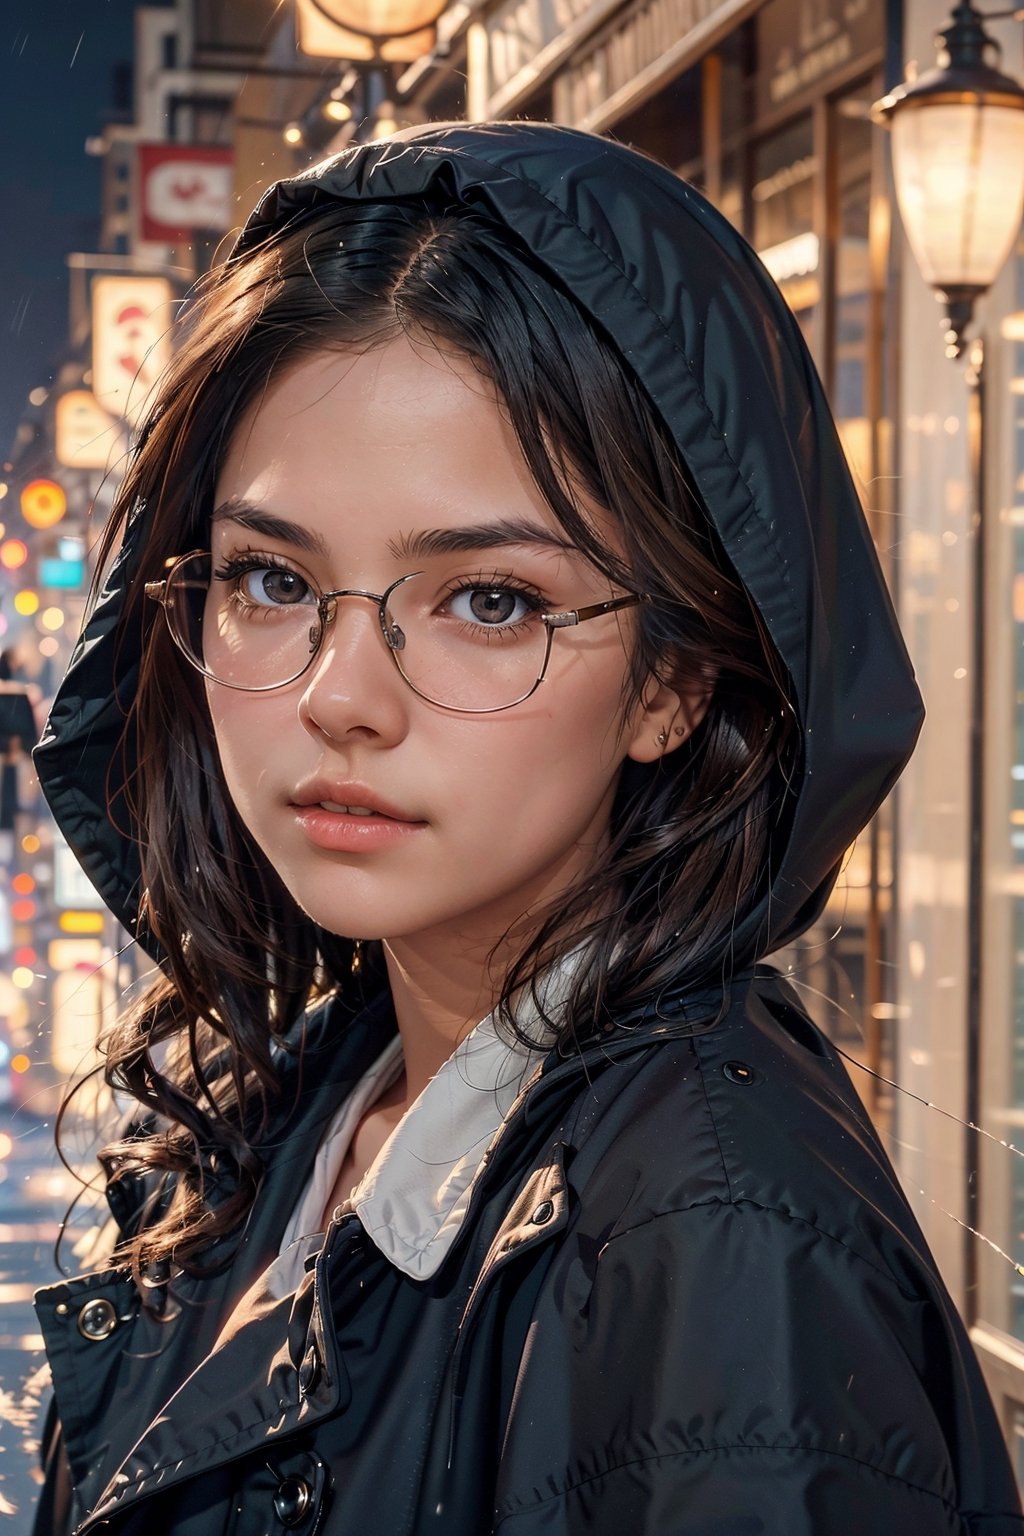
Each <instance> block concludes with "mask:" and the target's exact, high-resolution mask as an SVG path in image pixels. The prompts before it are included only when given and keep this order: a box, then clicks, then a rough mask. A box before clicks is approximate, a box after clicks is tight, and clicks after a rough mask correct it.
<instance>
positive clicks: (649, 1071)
mask: <svg viewBox="0 0 1024 1536" xmlns="http://www.w3.org/2000/svg"><path fill="white" fill-rule="evenodd" d="M595 1092H596V1094H597V1096H599V1097H600V1098H601V1100H602V1101H603V1103H602V1104H601V1106H600V1107H596V1106H595V1107H594V1108H592V1109H591V1111H590V1113H591V1115H592V1117H593V1125H592V1129H591V1130H590V1132H589V1133H588V1135H587V1137H586V1140H585V1142H584V1144H583V1146H582V1147H581V1150H580V1154H579V1166H578V1168H577V1170H576V1175H575V1178H574V1180H573V1182H574V1183H576V1186H577V1190H578V1193H579V1195H580V1199H581V1204H582V1205H583V1207H584V1208H585V1207H587V1206H590V1205H592V1204H595V1203H596V1205H597V1206H598V1207H600V1212H599V1216H598V1220H599V1221H600V1222H601V1223H602V1224H603V1236H604V1240H610V1239H611V1238H612V1237H615V1236H619V1235H621V1234H622V1233H623V1232H625V1231H627V1230H628V1229H630V1228H631V1227H639V1226H641V1225H643V1224H644V1223H645V1222H647V1221H650V1220H652V1219H653V1218H655V1217H657V1216H659V1215H665V1214H668V1213H673V1212H682V1211H687V1210H691V1209H695V1208H697V1207H700V1206H703V1205H709V1204H719V1205H726V1206H731V1207H737V1208H739V1207H747V1208H751V1209H754V1208H757V1209H760V1210H762V1211H764V1212H765V1213H766V1214H769V1215H774V1216H775V1217H777V1218H778V1220H779V1221H780V1222H782V1223H784V1224H786V1225H787V1226H788V1227H789V1228H791V1229H793V1231H794V1232H795V1231H796V1230H797V1229H798V1228H801V1227H807V1228H812V1229H814V1230H815V1231H817V1232H819V1233H820V1234H822V1235H824V1236H830V1237H831V1238H833V1239H834V1240H835V1241H837V1242H840V1243H842V1244H844V1245H845V1246H847V1247H848V1248H850V1249H851V1250H852V1251H853V1252H856V1253H858V1254H860V1255H861V1256H862V1257H863V1258H864V1259H866V1260H868V1261H869V1262H871V1263H873V1264H876V1265H877V1264H879V1263H884V1262H885V1260H884V1259H882V1258H881V1257H880V1255H881V1254H883V1253H891V1252H892V1251H893V1246H894V1245H893V1243H892V1242H891V1241H887V1234H888V1237H889V1238H892V1237H893V1236H899V1237H901V1238H903V1239H905V1240H907V1241H908V1242H910V1244H911V1245H912V1246H914V1247H917V1248H919V1250H920V1252H921V1253H922V1254H923V1253H926V1251H927V1250H926V1248H925V1245H924V1240H923V1238H922V1237H921V1234H920V1232H919V1229H918V1227H917V1224H916V1222H915V1220H914V1217H913V1215H912V1213H911V1211H910V1209H909V1206H908V1205H907V1202H906V1199H905V1197H904V1195H903V1193H902V1190H901V1189H900V1186H899V1182H898V1180H897V1177H896V1174H895V1172H894V1171H893V1168H892V1165H891V1163H890V1162H889V1159H888V1157H887V1156H886V1154H885V1151H884V1149H883V1147H882V1145H881V1143H880V1141H879V1139H878V1136H877V1134H876V1132H875V1130H874V1128H873V1127H872V1125H871V1123H870V1120H869V1119H868V1116H867V1113H866V1111H865V1110H864V1108H863V1106H862V1105H861V1102H860V1100H859V1098H858V1096H857V1093H856V1091H855V1089H854V1087H853V1084H852V1083H851V1081H850V1078H849V1075H848V1073H847V1071H846V1068H845V1066H844V1064H843V1062H842V1059H841V1058H840V1057H839V1056H838V1055H837V1054H836V1052H835V1051H834V1050H833V1048H832V1047H831V1045H830V1044H829V1042H828V1041H827V1040H826V1038H825V1037H824V1036H823V1035H822V1034H821V1033H820V1031H819V1030H818V1029H817V1028H816V1027H815V1026H814V1025H813V1024H812V1023H811V1021H810V1020H809V1019H808V1018H807V1017H806V1015H805V1014H804V1013H803V1012H802V1010H801V1009H800V1008H799V1005H798V1004H797V1003H796V1001H795V998H794V997H793V994H792V993H791V992H790V990H789V988H788V987H786V986H785V984H784V983H782V982H780V981H778V980H777V979H775V978H774V977H772V976H767V977H758V978H757V979H756V980H755V981H754V983H753V984H752V985H751V986H750V987H749V989H747V990H746V991H745V993H744V994H743V995H742V996H740V997H738V998H737V999H736V1001H735V1002H734V1004H733V1006H732V1007H731V1009H730V1011H729V1012H728V1014H727V1015H726V1016H725V1017H724V1018H723V1019H722V1020H721V1022H720V1023H719V1024H717V1025H715V1026H714V1027H713V1028H711V1029H708V1030H706V1031H704V1032H700V1033H691V1034H686V1035H683V1034H678V1035H673V1034H672V1033H671V1022H669V1024H668V1028H667V1029H666V1031H665V1033H664V1034H663V1035H662V1036H660V1037H652V1039H651V1043H650V1045H649V1047H647V1048H646V1049H645V1050H643V1051H642V1052H641V1053H640V1054H639V1055H637V1056H635V1057H633V1058H631V1059H629V1060H626V1061H623V1062H621V1063H619V1064H617V1065H615V1066H611V1067H609V1068H608V1069H607V1071H606V1072H605V1073H604V1074H603V1075H602V1077H601V1078H600V1079H599V1080H598V1082H597V1083H596V1084H595ZM896 1246H899V1245H898V1244H897V1245H896ZM892 1272H893V1277H894V1278H895V1279H897V1280H898V1281H900V1282H901V1283H902V1282H903V1281H905V1274H904V1272H903V1268H902V1266H901V1264H900V1263H899V1262H896V1263H894V1265H893V1269H892Z"/></svg>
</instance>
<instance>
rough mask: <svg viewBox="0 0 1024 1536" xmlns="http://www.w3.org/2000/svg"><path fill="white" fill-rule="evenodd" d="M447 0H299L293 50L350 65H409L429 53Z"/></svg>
mask: <svg viewBox="0 0 1024 1536" xmlns="http://www.w3.org/2000/svg"><path fill="white" fill-rule="evenodd" d="M447 3H448V0H300V3H299V5H298V6H297V8H296V16H297V20H298V28H299V49H300V51H301V52H302V53H306V54H310V55H312V56H313V57H324V56H329V57H334V58H337V59H348V60H349V61H350V62H351V63H359V62H364V63H373V64H379V63H411V62H412V61H413V60H415V59H418V58H419V57H420V56H421V55H422V54H424V53H429V52H430V50H431V48H432V47H433V46H434V41H435V31H434V27H435V23H436V22H437V19H438V17H439V16H440V14H441V12H442V11H443V10H444V8H445V6H446V5H447Z"/></svg>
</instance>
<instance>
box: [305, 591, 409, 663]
mask: <svg viewBox="0 0 1024 1536" xmlns="http://www.w3.org/2000/svg"><path fill="white" fill-rule="evenodd" d="M409 579H410V578H409V576H400V577H399V579H398V580H397V581H393V582H392V583H391V585H390V587H388V589H387V591H386V592H383V593H380V592H364V591H363V590H362V589H361V588H360V587H339V588H338V589H337V590H336V591H334V592H323V593H321V595H320V597H319V598H318V600H317V605H316V609H317V613H318V615H319V618H320V628H319V631H317V630H316V629H311V630H310V632H309V643H310V647H311V649H312V651H313V654H314V655H316V653H317V652H318V651H319V650H320V648H321V646H322V645H323V643H324V640H325V638H326V635H327V628H328V625H329V624H332V623H333V622H334V619H335V616H336V615H337V612H338V601H339V599H340V598H343V597H365V598H366V599H367V601H368V602H371V603H376V604H377V618H378V620H379V621H380V629H381V634H382V635H383V636H384V642H385V644H386V645H387V648H388V650H389V651H392V652H394V651H403V650H404V649H405V631H404V630H403V629H402V628H401V627H400V626H399V625H398V624H394V623H389V621H388V598H389V597H390V596H391V594H392V592H393V591H394V590H395V588H396V587H400V586H401V585H402V583H403V582H404V581H408V580H409ZM395 659H396V660H397V657H396V658H395Z"/></svg>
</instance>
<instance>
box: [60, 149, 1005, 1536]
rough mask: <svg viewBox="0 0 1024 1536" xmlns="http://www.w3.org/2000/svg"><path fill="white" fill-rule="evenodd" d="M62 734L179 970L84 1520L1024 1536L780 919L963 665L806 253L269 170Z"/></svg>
mask: <svg viewBox="0 0 1024 1536" xmlns="http://www.w3.org/2000/svg"><path fill="white" fill-rule="evenodd" d="M120 509H121V510H120V516H119V517H118V518H115V522H114V524H113V527H112V531H111V532H110V534H109V536H108V539H107V547H108V550H109V551H112V550H113V549H114V548H115V547H117V557H116V560H115V561H114V563H113V566H112V569H111V571H110V573H109V575H108V577H107V579H106V582H105V585H104V588H103V591H102V593H101V594H100V597H99V599H98V602H97V603H96V606H95V608H94V611H93V613H92V616H91V618H90V620H89V623H88V626H87V628H86V632H85V635H84V637H83V642H82V644H81V646H80V647H79V650H78V651H77V653H76V655H75V657H74V659H73V662H72V666H71V669H70V671H69V674H68V678H67V681H66V683H65V685H64V688H63V690H62V692H61V694H60V695H59V697H58V699H57V701H56V703H55V705H54V709H53V712H52V716H51V720H50V725H49V729H48V733H47V737H46V739H45V741H44V742H43V744H42V746H41V748H40V750H39V752H38V759H37V760H38V766H39V771H40V774H41V777H42V779H43V782H44V784H45V785H46V789H47V794H48V796H49V798H50V800H51V803H52V805H53V807H54V810H55V813H56V814H57V816H58V818H59V819H60V820H61V821H62V823H63V825H64V828H65V832H66V835H67V836H68V837H69V839H70V840H71V842H72V844H73V845H74V846H75V848H76V850H77V852H78V854H79V857H80V858H81V860H82V862H83V864H84V865H85V867H86V869H87V870H88V871H89V872H90V874H91V875H92V877H93V879H94V880H95V881H96V883H97V885H98V886H99V888H100V889H101V890H102V892H103V894H104V896H105V898H106V900H107V901H108V903H109V904H110V906H111V908H112V909H113V910H114V911H115V912H116V913H117V915H118V916H119V917H120V918H121V920H122V921H123V922H125V923H126V924H127V925H128V926H129V927H130V928H133V929H135V930H136V931H137V933H138V936H139V940H140V942H141V943H143V944H144V945H145V946H146V947H147V948H148V949H149V950H150V951H151V952H152V953H153V954H154V955H156V956H158V957H159V958H160V962H161V975H160V977H159V979H158V981H157V982H156V983H155V984H154V986H153V988H152V990H151V991H150V993H149V994H148V995H147V996H146V998H145V999H144V1000H143V1001H142V1003H140V1005H139V1006H138V1007H137V1008H136V1009H135V1011H134V1012H133V1013H132V1014H131V1015H130V1016H129V1018H128V1019H127V1020H126V1021H125V1022H124V1023H123V1025H122V1026H121V1027H120V1029H119V1031H118V1032H117V1033H116V1034H115V1036H114V1037H113V1039H112V1040H111V1042H110V1043H109V1045H108V1060H107V1074H108V1077H109V1079H110V1081H111V1082H112V1083H113V1084H114V1085H115V1086H117V1087H120V1088H121V1089H123V1090H125V1091H126V1092H127V1093H128V1094H129V1095H130V1096H131V1098H132V1099H133V1100H134V1101H136V1110H135V1114H134V1118H133V1121H132V1125H131V1128H130V1130H129V1131H128V1133H127V1134H126V1135H124V1136H123V1137H122V1138H121V1139H120V1140H119V1141H118V1142H117V1143H116V1144H114V1145H113V1146H111V1147H110V1148H108V1149H107V1151H106V1153H105V1154H104V1158H103V1162H104V1166H105V1169H106V1173H107V1180H108V1187H107V1192H108V1198H109V1200H110V1204H111V1208H112V1211H113V1215H114V1217H115V1219H116V1222H117V1227H118V1233H117V1238H116V1243H115V1246H114V1247H113V1249H112V1252H111V1255H110V1258H109V1260H108V1261H106V1263H105V1265H104V1266H102V1267H101V1268H99V1269H98V1270H97V1272H95V1273H92V1274H89V1275H86V1276H84V1277H82V1278H79V1279H74V1280H70V1281H67V1282H63V1283H61V1284H58V1285H55V1286H51V1287H49V1288H48V1289H47V1290H46V1291H44V1292H42V1293H41V1295H40V1298H39V1303H38V1309H39V1316H40V1320H41V1325H42V1328H43V1332H44V1335H45V1337H46V1342H47V1348H48V1351H49V1355H50V1359H51V1362H52V1367H53V1375H54V1384H55V1405H56V1412H55V1415H54V1418H53V1422H52V1425H51V1433H50V1435H49V1437H48V1440H47V1446H46V1454H47V1460H48V1480H47V1488H46V1493H45V1497H44V1503H43V1506H42V1511H41V1515H40V1521H41V1527H40V1528H41V1529H43V1530H46V1531H47V1532H49V1531H50V1530H64V1529H67V1528H70V1527H73V1528H76V1529H78V1530H81V1531H82V1532H91V1531H96V1530H100V1529H102V1530H107V1531H111V1532H117V1533H125V1536H129V1533H130V1536H134V1533H139V1532H142V1531H146V1532H150V1531H152V1530H153V1529H158V1530H160V1531H167V1532H173V1533H175V1536H180V1533H189V1536H197V1533H200V1532H201V1533H202V1536H210V1533H221V1532H225V1533H226V1532H230V1533H232V1536H255V1533H264V1532H272V1531H286V1530H292V1531H300V1532H312V1531H317V1532H321V1533H330V1536H334V1533H340V1532H381V1533H388V1536H392V1533H399V1532H403V1533H404V1532H425V1531H437V1532H446V1533H448V1532H450V1533H458V1536H480V1533H482V1532H485V1531H501V1532H503V1533H506V1536H511V1533H515V1536H526V1533H533V1532H538V1533H539V1532H541V1531H543V1532H563V1533H577V1532H608V1533H615V1536H620V1533H624V1532H630V1533H639V1532H644V1533H652V1536H653V1533H669V1532H671V1533H692V1536H697V1533H698V1532H699V1533H701V1536H712V1533H714V1536H740V1533H743V1536H746V1533H748V1532H751V1533H752V1532H756V1531H763V1532H772V1533H780V1536H781V1533H785V1536H802V1533H810V1532H815V1533H824V1532H827V1533H830V1536H835V1533H846V1532H849V1533H853V1532H864V1531H871V1532H883V1531H886V1532H887V1531H897V1530H899V1531H904V1530H907V1531H913V1532H915V1533H923V1536H930V1533H932V1532H934V1533H938V1532H960V1533H963V1532H968V1531H970V1532H978V1533H981V1532H984V1533H986V1536H1009V1533H1011V1532H1014V1533H1018V1536H1019V1532H1020V1531H1021V1528H1022V1522H1021V1517H1020V1513H1019V1505H1018V1503H1017V1498H1016V1494H1015V1491H1014V1488H1013V1482H1012V1478H1011V1475H1010V1472H1009V1468H1008V1464H1007V1460H1006V1457H1005V1453H1004V1450H1003V1447H1002V1443H1001V1439H1000V1436H999V1431H998V1428H997V1425H996V1422H995V1419H994V1416H993V1413H992V1410H991V1405H990V1403H989V1401H988V1399H987V1396H986V1393H985V1390H984V1387H983V1385H982V1383H981V1379H980V1375H979V1372H978V1369H977V1366H976V1363H975V1361H974V1359H973V1357H972V1355H971V1352H970V1347H969V1345H968V1344H967V1341H966V1339H965V1336H964V1333H963V1330H962V1327H961V1325H960V1323H959V1321H958V1319H957V1317H956V1315H955V1312H954V1310H953V1308H952V1305H951V1303H950V1301H949V1298H948V1297H947V1295H946V1293H945V1291H944V1289H943V1287H942V1284H941V1282H940V1280H939V1278H938V1276H937V1274H936V1272H935V1268H934V1265H933V1262H932V1260H931V1258H930V1256H929V1255H928V1252H927V1249H926V1247H925V1245H924V1242H923V1239H922V1237H921V1234H920V1233H919V1231H918V1229H917V1227H916V1225H915V1223H914V1221H913V1218H912V1216H911V1214H910V1212H909V1210H908V1208H907V1206H906V1204H905V1202H904V1200H903V1197H902V1195H901V1193H900V1191H899V1189H898V1186H897V1183H896V1180H895V1177H894V1175H893V1173H892V1170H891V1169H890V1167H889V1164H888V1162H887V1161H886V1158H885V1156H884V1153H883V1152H882V1150H881V1148H880V1146H879V1144H878V1142H877V1139H876V1137H875V1135H874V1133H873V1131H872V1129H871V1127H870V1125H869V1123H868V1122H867V1120H866V1118H865V1116H864V1114H863V1111H862V1110H861V1108H860V1105H859V1103H858V1101H857V1098H856V1095H855V1093H854V1092H853V1090H852V1088H851V1086H850V1083H849V1081H848V1079H847V1077H846V1075H845V1072H844V1070H843V1068H842V1065H841V1063H840V1062H839V1061H838V1059H837V1058H836V1057H835V1055H834V1054H833V1052H832V1051H831V1049H830V1047H829V1046H828V1044H827V1042H826V1041H825V1040H823V1039H822V1037H821V1036H820V1035H819V1034H818V1033H817V1031H816V1030H815V1029H814V1028H813V1026H812V1025H811V1024H810V1023H809V1021H808V1020H807V1019H806V1017H805V1016H804V1015H803V1014H802V1013H801V1011H800V1008H799V1005H798V1003H797V1002H796V1000H795V998H794V995H793V994H792V992H791V991H790V990H789V989H788V988H787V987H786V986H785V984H784V983H783V982H782V981H781V980H780V979H779V978H778V977H777V976H776V975H775V974H774V973H773V972H772V971H771V970H770V969H769V968H766V967H763V966H760V967H759V966H758V961H759V959H760V957H761V956H762V955H764V954H765V953H767V952H768V951H769V950H771V949H772V948H774V947H776V946H777V945H779V944H781V943H783V942H785V941H787V940H788V939H790V938H791V937H792V936H794V935H795V934H797V933H799V932H801V931H802V930H803V929H804V928H805V927H806V926H807V925H808V924H809V923H810V922H811V921H812V920H813V919H814V917H815V916H816V915H817V913H818V912H819V911H820V910H821V907H822V904H823V902H824V901H825V899H826V897H827V894H828V892H829V890H830V888H831V886H832V884H833V882H834V880H835V877H836V872H837V869H838V866H839V862H840V860H841V858H842V856H843V853H844V850H845V849H846V848H847V846H848V844H849V842H850V840H851V839H852V838H853V837H854V836H855V835H856V833H857V832H858V831H859V829H860V828H861V826H862V825H863V823H864V822H865V820H866V819H867V818H868V817H869V816H870V815H871V813H872V812H873V811H874V809H875V808H876V806H877V805H878V803H879V801H880V800H881V799H882V797H883V796H884V795H885V794H886V792H887V791H888V789H889V788H890V786H891V784H892V783H893V781H894V779H895V777H896V775H897V773H898V772H899V770H900V768H901V766H902V764H903V762H904V761H905V759H906V757H907V755H908V753H909V752H910V750H911V747H912V745H913V741H914V738H915V736H916V733H917V730H918V726H919V722H920V701H919V698H918V694H917V691H916V689H915V686H914V683H913V679H912V673H911V670H910V666H909V663H908V661H907V658H906V654H905V651H904V649H903V646H902V643H901V641H900V638H899V634H898V631H897V629H896V626H895V622H894V618H893V614H892V610H891V607H890V604H889V601H888V597H887V595H886V590H885V587H884V584H883V581H882V579H881V576H880V574H879V571H878V567H877V564H876V561H875V559H874V555H873V552H872V549H871V546H870V541H869V538H868V535H867V532H866V529H865V526H864V522H863V519H862V516H861V513H860V510H859V506H858V504H857V500H856V497H855V494H854V492H853V489H852V487H851V485H850V481H849V477H848V474H847V471H846V468H845V465H844V462H843V458H842V453H841V451H840V448H839V446H838V442H837V438H836V434H835V430H834V427H833V425H832V422H831V419H830V417H829V413H828V410H827V407H826V405H825V403H824V400H823V397H822V393H821V390H820V386H819V384H818V382H817V379H816V377H815V375H814V371H813V368H812V366H811V364H810V362H809V360H808V358H807V355H806V352H805V349H804V347H803V344H802V342H801V339H800V336H799V333H798V331H797V328H796V326H795V324H794V323H793V321H792V319H791V318H790V316H789V314H788V312H787V311H786V308H785V306H784V304H783V303H782V301H781V299H780V298H779V296H778V294H777V292H776V291H775V289H774V287H773V286H772V284H771V282H770V280H769V279H768V278H767V277H766V275H765V274H764V272H763V271H762V269H761V267H760V266H759V264H758V262H757V261H756V259H755V258H754V257H753V256H752V254H751V253H750V251H749V250H748V249H747V247H746V246H745V245H744V244H743V242H742V241H741V240H740V239H739V238H738V237H737V236H736V234H735V233H734V232H733V231H732V230H731V228H730V227H729V226H728V225H727V224H726V223H725V222H724V221H723V220H722V219H721V218H720V217H719V216H718V215H717V214H716V213H715V211H714V210H713V209H712V208H710V207H709V206H708V205H707V204H706V203H705V202H704V201H703V200H702V199H701V198H700V197H699V196H698V195H697V194H696V193H694V192H693V191H692V190H691V189H690V188H688V187H686V186H685V185H683V184H682V183H680V182H679V181H677V180H676V178H674V177H673V176H672V175H670V174H669V173H668V172H667V171H665V170H663V169H662V168H660V167H659V166H657V165H655V164H654V163H653V162H650V161H648V160H646V159H644V158H643V157H641V156H638V155H635V154H633V153H632V152H630V151H628V150H625V149H623V148H621V147H619V146H616V145H613V144H609V143H606V142H604V141H602V140H599V139H594V138H591V137H590V136H588V135H584V134H579V133H573V132H569V131H566V130H563V129H557V128H552V127H547V126H541V125H533V124H495V125H484V126H466V125H448V126H442V127H433V128H428V129H422V130H416V131H415V132H410V133H407V134H403V135H399V136H398V137H397V138H396V139H393V140H390V141H385V142H380V143H375V144H371V145H363V146H360V147H359V148H357V149H354V150H352V151H349V152H346V153H345V154H343V155H342V156H340V157H339V158H338V159H336V160H334V161H332V162H328V163H327V164H326V165H324V166H321V167H318V168H316V169H315V170H314V171H312V172H310V173H307V174H305V175H303V176H300V177H298V178H296V179H295V180H294V181H292V182H286V183H282V184H281V185H280V186H279V187H277V188H276V189H274V190H273V191H272V192H271V193H270V194H269V195H268V196H267V198H266V199H265V200H264V202H263V204H262V205H261V207H260V209H259V210H258V211H257V213H256V214H255V216H254V217H253V219H252V220H251V221H250V224H249V225H248V227H247V228H246V230H245V232H244V233H243V235H242V238H241V241H240V243H239V245H238V247H237V249H236V251H235V253H234V255H233V257H232V259H231V261H230V262H229V263H228V264H227V266H226V267H225V268H224V269H223V270H222V271H220V272H219V273H217V274H216V275H215V276H214V277H213V278H212V279H211V281H210V283H209V286H208V289H207V291H206V294H205V297H204V299H203V301H202V303H201V304H200V306H199V311H198V313H197V314H196V315H194V316H193V317H192V319H191V321H190V323H189V326H188V328H187V335H186V337H185V339H184V341H183V343H182V345H181V348H180V350H179V352H178V354H177V356H176V360H175V362H174V364H173V365H172V367H171V369H170V372H169V374H168V377H167V379H166V381H165V383H164V387H163V389H162V392H161V396H160V399H159V402H158V404H157V406H156V409H155V411H154V414H153V417H152V420H151V421H150V423H149V426H148V428H147V430H146V433H145V436H144V441H143V443H142V445H141V446H140V448H139V450H138V453H137V455H136V457H135V460H134V463H133V466H132V469H131V472H130V474H129V477H128V480H127V482H126V485H125V487H124V491H123V495H122V497H121V501H120Z"/></svg>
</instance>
